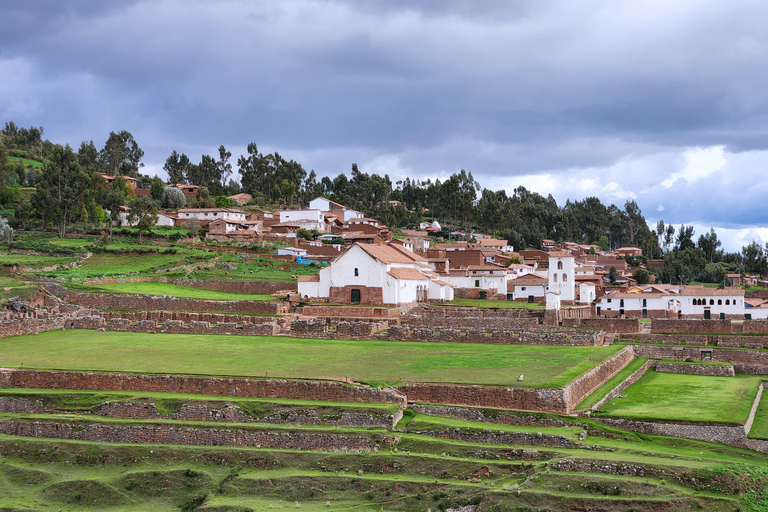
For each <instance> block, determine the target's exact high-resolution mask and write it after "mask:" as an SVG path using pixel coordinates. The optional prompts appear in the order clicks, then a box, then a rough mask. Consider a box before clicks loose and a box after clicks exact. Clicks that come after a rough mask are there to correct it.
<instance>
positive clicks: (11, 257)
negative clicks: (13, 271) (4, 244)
mask: <svg viewBox="0 0 768 512" xmlns="http://www.w3.org/2000/svg"><path fill="white" fill-rule="evenodd" d="M76 260H77V258H75V257H73V256H36V255H34V254H2V255H0V265H2V266H4V267H13V266H20V267H29V268H41V267H51V266H53V265H60V264H63V263H72V262H73V261H76Z"/></svg>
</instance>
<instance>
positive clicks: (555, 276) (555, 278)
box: [552, 274, 557, 282]
mask: <svg viewBox="0 0 768 512" xmlns="http://www.w3.org/2000/svg"><path fill="white" fill-rule="evenodd" d="M552 277H553V278H554V280H555V282H557V274H555V275H554V276H552Z"/></svg>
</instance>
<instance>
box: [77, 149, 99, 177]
mask: <svg viewBox="0 0 768 512" xmlns="http://www.w3.org/2000/svg"><path fill="white" fill-rule="evenodd" d="M77 161H78V162H79V163H80V167H82V168H83V169H85V171H86V172H89V173H93V172H99V171H100V169H101V162H100V161H99V150H98V149H96V145H95V144H94V143H93V141H90V142H85V141H83V142H81V143H80V148H79V149H78V150H77Z"/></svg>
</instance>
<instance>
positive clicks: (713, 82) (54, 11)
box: [0, 0, 768, 251]
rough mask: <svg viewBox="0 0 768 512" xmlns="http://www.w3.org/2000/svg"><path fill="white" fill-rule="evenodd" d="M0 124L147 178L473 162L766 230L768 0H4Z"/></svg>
mask: <svg viewBox="0 0 768 512" xmlns="http://www.w3.org/2000/svg"><path fill="white" fill-rule="evenodd" d="M0 15H2V18H3V19H4V23H3V30H2V31H0V77H2V79H0V121H1V122H3V123H5V122H6V121H11V120H12V121H14V122H16V124H18V125H22V126H33V125H34V126H43V127H44V128H45V137H46V138H49V139H50V140H52V141H54V142H58V143H69V144H70V145H72V146H73V147H75V148H76V147H77V146H79V145H80V142H81V141H83V140H85V141H88V140H93V141H94V143H95V144H96V146H97V147H102V146H103V145H104V142H105V141H106V139H107V136H108V134H109V132H110V131H121V130H128V131H129V132H131V133H132V134H133V136H134V138H135V139H136V141H137V142H138V143H139V145H140V146H141V148H142V149H143V150H144V151H145V157H144V163H145V168H144V169H143V171H142V172H144V173H146V174H150V175H154V174H158V175H160V176H164V172H163V171H162V165H163V162H164V161H165V159H166V158H167V157H168V155H170V153H171V151H173V150H176V151H178V152H184V153H186V154H187V155H189V156H190V158H191V159H192V160H193V161H199V160H200V157H201V155H202V154H210V155H217V154H218V152H217V148H218V147H219V145H221V144H223V145H225V146H226V147H227V149H228V150H230V151H231V152H232V153H233V160H236V158H237V156H239V155H240V154H242V153H244V152H245V147H246V145H247V144H248V143H249V142H255V143H256V144H257V145H258V148H259V150H260V151H261V152H262V153H265V154H266V153H271V152H275V151H277V152H279V153H280V154H281V155H282V156H284V157H285V158H288V159H294V160H296V161H298V162H300V163H301V164H302V165H303V166H304V168H305V169H307V170H310V169H314V170H315V172H316V173H317V174H318V175H319V176H324V175H331V176H335V175H336V174H338V173H340V172H346V173H347V174H349V171H350V168H351V164H352V163H353V162H354V163H357V164H358V165H359V167H360V169H361V170H362V171H364V172H369V173H371V172H376V173H379V174H384V173H386V174H389V176H390V178H392V180H393V181H397V180H401V179H404V178H405V177H410V178H411V179H427V178H431V179H435V178H439V179H444V178H446V177H448V176H450V175H451V174H452V173H454V172H457V171H459V170H461V169H466V170H467V171H469V172H472V174H473V176H474V177H475V179H476V180H477V181H478V182H479V183H480V184H481V186H483V187H486V188H489V189H492V190H498V189H502V188H503V189H506V190H507V192H508V193H509V194H511V193H512V191H513V190H514V189H515V188H516V187H518V186H520V185H522V186H525V187H526V188H528V189H529V190H532V191H535V192H538V193H540V194H543V195H547V194H552V195H553V196H554V197H555V199H557V201H558V203H559V204H561V205H562V204H563V203H564V202H565V201H566V200H568V199H571V200H581V199H583V198H585V197H588V196H597V197H599V198H600V199H601V200H602V201H603V202H604V203H615V204H617V205H618V206H623V204H624V202H625V201H626V200H627V199H633V200H635V201H637V203H638V205H639V206H640V208H641V209H642V212H643V214H644V215H645V217H646V219H648V221H649V223H650V224H652V225H655V223H656V221H658V220H659V219H663V220H664V221H665V222H666V223H668V224H669V223H672V224H674V225H676V226H679V225H680V224H682V223H685V224H693V225H694V226H695V227H696V233H697V237H698V234H701V233H703V232H704V231H708V230H709V228H710V227H715V229H716V230H717V232H718V234H719V236H720V238H721V240H723V247H724V248H725V249H726V250H729V251H734V250H740V248H741V247H742V246H743V245H746V244H747V243H749V242H750V241H751V240H753V239H755V240H758V241H760V242H768V224H767V223H766V219H768V180H767V179H766V178H765V177H764V176H765V174H766V173H765V169H766V168H768V28H766V26H765V20H766V19H768V3H766V2H764V1H750V0H731V1H729V2H722V1H707V0H697V1H689V0H676V1H674V2H669V1H655V0H630V1H616V2H605V1H604V0H594V1H592V0H580V1H578V2H574V1H572V0H563V1H545V0H532V1H526V0H519V1H514V2H505V1H482V0H477V1H471V2H465V1H461V2H460V1H455V0H425V1H421V2H418V1H406V0H381V1H373V0H337V1H322V0H314V1H313V0H281V1H279V2H277V1H272V0H270V1H266V0H265V1H255V0H242V1H238V0H233V1H227V0H217V1H203V0H124V1H115V2H104V1H103V0H68V1H67V2H62V1H60V0H4V1H3V2H2V3H0Z"/></svg>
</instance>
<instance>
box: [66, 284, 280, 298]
mask: <svg viewBox="0 0 768 512" xmlns="http://www.w3.org/2000/svg"><path fill="white" fill-rule="evenodd" d="M67 287H68V288H70V289H71V290H74V291H78V292H87V293H118V294H129V295H154V296H160V295H167V296H169V297H184V298H191V299H205V300H261V301H270V300H274V298H273V297H272V296H271V295H268V294H257V293H235V292H222V291H216V290H203V289H201V288H193V287H191V286H180V285H176V284H171V283H156V282H151V281H148V282H138V283H109V284H98V285H82V284H68V285H67Z"/></svg>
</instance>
